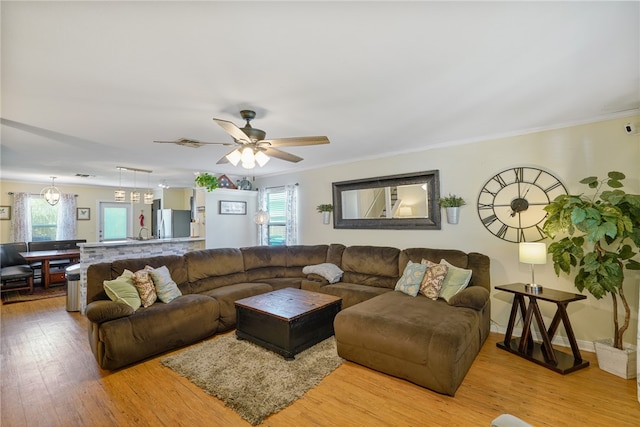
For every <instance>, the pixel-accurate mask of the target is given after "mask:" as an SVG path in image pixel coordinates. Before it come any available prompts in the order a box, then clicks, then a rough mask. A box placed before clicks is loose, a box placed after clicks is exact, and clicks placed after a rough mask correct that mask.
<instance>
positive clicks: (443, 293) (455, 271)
mask: <svg viewBox="0 0 640 427" xmlns="http://www.w3.org/2000/svg"><path fill="white" fill-rule="evenodd" d="M440 264H443V265H446V266H447V267H449V269H448V271H447V275H446V276H445V278H444V281H443V282H442V288H441V289H440V298H443V299H444V300H445V301H449V299H450V298H451V297H453V296H454V295H455V294H457V293H458V292H460V291H461V290H463V289H464V288H466V287H467V285H468V284H469V281H470V280H471V274H472V271H471V270H467V269H464V268H459V267H456V266H455V265H452V264H451V263H449V262H447V260H445V259H443V260H441V261H440Z"/></svg>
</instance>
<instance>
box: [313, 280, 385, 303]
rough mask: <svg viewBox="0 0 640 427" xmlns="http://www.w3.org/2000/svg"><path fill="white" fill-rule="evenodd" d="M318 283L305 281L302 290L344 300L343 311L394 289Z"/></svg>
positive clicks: (342, 283) (355, 284) (351, 284)
mask: <svg viewBox="0 0 640 427" xmlns="http://www.w3.org/2000/svg"><path fill="white" fill-rule="evenodd" d="M315 284H316V282H312V281H309V280H306V281H303V282H302V284H301V288H302V289H304V290H308V291H314V292H320V293H323V294H329V295H333V296H336V297H340V298H342V309H343V310H344V309H345V308H347V307H351V306H352V305H356V304H359V303H361V302H362V301H366V300H368V299H371V298H373V297H376V296H378V295H381V294H384V293H387V292H393V289H389V288H380V287H376V286H367V285H359V284H357V283H345V282H338V283H334V284H332V285H326V286H320V287H316V286H315Z"/></svg>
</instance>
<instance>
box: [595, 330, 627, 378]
mask: <svg viewBox="0 0 640 427" xmlns="http://www.w3.org/2000/svg"><path fill="white" fill-rule="evenodd" d="M594 345H595V347H596V356H597V357H598V366H599V367H600V369H602V370H603V371H607V372H609V373H611V374H613V375H616V376H618V377H620V378H624V379H626V380H629V379H632V378H635V377H636V368H637V366H636V363H637V362H636V358H637V351H636V349H635V348H633V347H632V346H631V345H629V344H625V348H624V350H620V349H617V348H615V347H614V346H613V340H612V339H603V340H597V341H594Z"/></svg>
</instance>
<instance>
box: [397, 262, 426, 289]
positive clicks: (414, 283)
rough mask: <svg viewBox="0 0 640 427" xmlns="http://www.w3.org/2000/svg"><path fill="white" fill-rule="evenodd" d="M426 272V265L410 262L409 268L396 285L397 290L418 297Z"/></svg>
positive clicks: (406, 268)
mask: <svg viewBox="0 0 640 427" xmlns="http://www.w3.org/2000/svg"><path fill="white" fill-rule="evenodd" d="M426 270H427V266H426V264H421V263H420V264H419V263H416V262H411V261H409V262H408V263H407V266H406V267H405V268H404V272H403V273H402V277H400V279H398V283H396V287H395V290H396V291H400V292H404V293H405V294H407V295H410V296H412V297H415V296H416V295H418V291H419V290H420V284H421V283H422V279H423V278H424V273H425V271H426Z"/></svg>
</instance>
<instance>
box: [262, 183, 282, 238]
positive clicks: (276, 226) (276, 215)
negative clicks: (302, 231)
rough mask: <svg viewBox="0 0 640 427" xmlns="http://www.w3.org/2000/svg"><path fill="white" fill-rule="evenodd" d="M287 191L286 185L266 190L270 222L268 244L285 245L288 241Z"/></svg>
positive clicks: (268, 225)
mask: <svg viewBox="0 0 640 427" xmlns="http://www.w3.org/2000/svg"><path fill="white" fill-rule="evenodd" d="M286 195H287V194H286V191H285V189H284V187H278V188H270V189H268V190H267V192H266V197H267V202H266V205H267V211H268V212H269V223H268V224H267V244H268V245H269V246H280V245H285V244H286V241H287V238H286V236H287V212H286V209H285V207H286Z"/></svg>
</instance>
